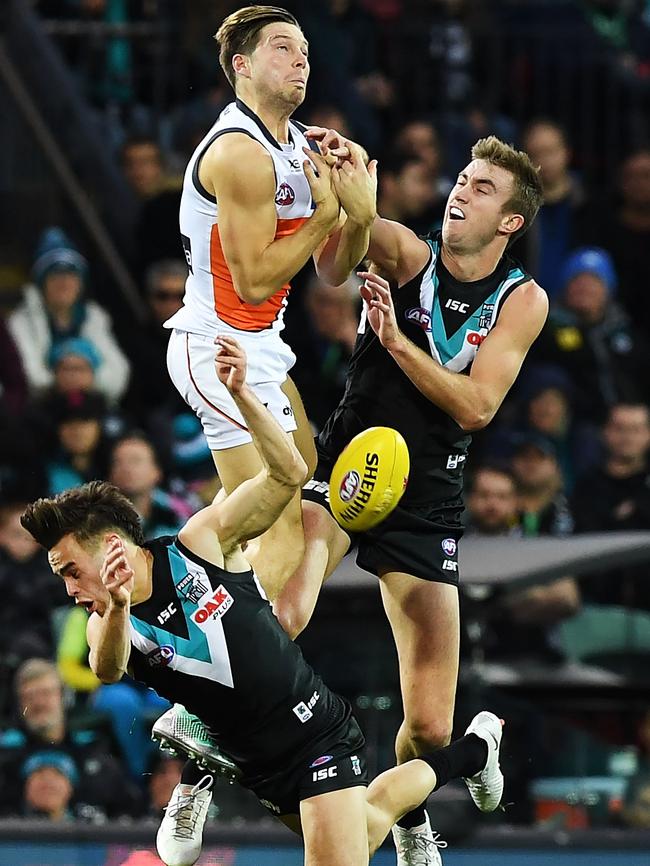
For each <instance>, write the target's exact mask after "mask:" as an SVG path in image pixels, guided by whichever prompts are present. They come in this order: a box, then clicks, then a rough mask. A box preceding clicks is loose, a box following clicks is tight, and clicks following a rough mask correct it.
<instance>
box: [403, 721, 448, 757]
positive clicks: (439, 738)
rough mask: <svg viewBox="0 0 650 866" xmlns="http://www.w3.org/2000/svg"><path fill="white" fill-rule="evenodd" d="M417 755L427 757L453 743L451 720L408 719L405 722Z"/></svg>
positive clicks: (408, 735) (407, 733) (407, 734)
mask: <svg viewBox="0 0 650 866" xmlns="http://www.w3.org/2000/svg"><path fill="white" fill-rule="evenodd" d="M404 725H405V728H406V731H405V733H406V736H407V737H408V739H409V741H410V743H411V747H412V750H413V753H414V754H415V755H426V754H427V753H429V752H433V751H435V750H436V749H441V748H442V747H443V746H447V745H449V743H450V741H451V732H452V720H451V718H437V719H436V718H431V719H424V718H417V717H412V718H410V719H409V718H407V719H406V720H405V722H404Z"/></svg>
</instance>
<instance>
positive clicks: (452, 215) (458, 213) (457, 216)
mask: <svg viewBox="0 0 650 866" xmlns="http://www.w3.org/2000/svg"><path fill="white" fill-rule="evenodd" d="M449 219H451V220H464V219H465V214H464V213H463V212H462V210H461V209H460V208H459V207H456V205H453V206H452V207H450V208H449Z"/></svg>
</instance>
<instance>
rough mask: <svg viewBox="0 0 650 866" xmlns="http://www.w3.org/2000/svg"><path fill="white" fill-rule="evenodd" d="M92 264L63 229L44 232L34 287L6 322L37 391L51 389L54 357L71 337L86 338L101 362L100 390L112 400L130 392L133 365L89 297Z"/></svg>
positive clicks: (25, 292)
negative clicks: (87, 287) (51, 359)
mask: <svg viewBox="0 0 650 866" xmlns="http://www.w3.org/2000/svg"><path fill="white" fill-rule="evenodd" d="M87 271H88V263H87V262H86V260H85V259H84V257H83V256H82V255H81V254H80V253H79V252H78V251H77V250H76V249H75V248H74V247H73V246H72V244H71V243H70V241H69V240H68V238H67V237H66V235H65V234H64V232H63V231H62V230H61V229H59V228H49V229H46V230H45V231H44V232H43V234H42V235H41V238H40V240H39V243H38V247H37V251H36V256H35V260H34V264H33V266H32V278H33V284H29V285H27V286H25V287H24V289H23V300H22V302H21V303H20V304H19V305H18V307H17V308H16V309H15V310H14V311H13V313H11V315H10V316H9V319H8V325H9V330H10V331H11V333H12V335H13V338H14V340H15V341H16V345H17V347H18V351H19V352H20V356H21V359H22V362H23V366H24V368H25V373H26V375H27V381H28V383H29V386H30V388H31V389H32V390H33V391H37V390H39V389H43V388H46V387H47V386H48V385H51V384H52V381H53V378H54V377H53V373H52V370H51V368H50V352H51V351H52V348H53V347H55V346H57V345H58V344H59V343H62V342H63V341H65V340H67V339H69V338H71V337H83V338H85V339H86V340H88V341H89V342H90V343H92V345H93V346H94V348H95V350H96V353H97V357H98V359H99V363H98V367H97V372H96V386H97V389H98V390H99V391H101V392H102V393H103V394H104V395H105V396H106V397H107V399H109V400H118V399H119V398H120V397H121V396H122V394H123V393H124V391H125V389H126V385H127V382H128V378H129V362H128V361H127V359H126V357H125V355H124V354H123V352H122V350H121V349H120V347H119V346H118V344H117V342H116V340H115V338H114V336H113V333H112V329H111V320H110V318H109V316H108V314H107V313H106V311H105V310H104V309H103V308H102V307H100V306H99V304H97V303H96V302H95V301H92V300H88V299H87V298H86V297H85V288H86V281H87Z"/></svg>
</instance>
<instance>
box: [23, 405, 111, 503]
mask: <svg viewBox="0 0 650 866" xmlns="http://www.w3.org/2000/svg"><path fill="white" fill-rule="evenodd" d="M46 409H49V412H46ZM39 411H40V413H41V424H42V426H43V427H44V428H45V425H46V424H47V423H48V422H49V424H50V425H51V426H52V427H53V428H54V430H55V431H56V444H55V447H54V451H53V453H52V456H51V459H49V460H48V463H47V476H48V489H49V491H50V495H55V494H56V493H62V492H63V491H64V490H68V489H69V488H70V487H75V486H76V485H78V484H83V483H84V482H85V481H91V480H92V479H93V478H101V477H102V474H103V467H104V459H103V450H104V445H105V443H104V437H103V424H104V422H105V421H106V419H107V417H108V409H107V406H106V401H105V400H104V398H103V397H102V395H101V394H98V393H96V392H91V391H89V392H83V391H72V392H70V393H69V394H66V395H65V396H63V397H59V396H56V397H55V398H54V399H52V398H51V399H49V400H47V401H44V402H42V403H41V404H39Z"/></svg>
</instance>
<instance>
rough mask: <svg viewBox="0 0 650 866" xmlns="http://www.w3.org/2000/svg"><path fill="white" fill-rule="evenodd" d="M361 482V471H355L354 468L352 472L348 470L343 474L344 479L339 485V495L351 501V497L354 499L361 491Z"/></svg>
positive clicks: (345, 500) (344, 499)
mask: <svg viewBox="0 0 650 866" xmlns="http://www.w3.org/2000/svg"><path fill="white" fill-rule="evenodd" d="M360 484H361V478H360V477H359V473H358V472H355V471H354V469H351V470H350V472H347V473H346V474H345V475H344V476H343V481H341V486H340V487H339V496H340V497H341V499H342V500H343V502H349V501H350V500H351V499H354V497H355V496H356V495H357V493H358V491H359V486H360Z"/></svg>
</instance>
